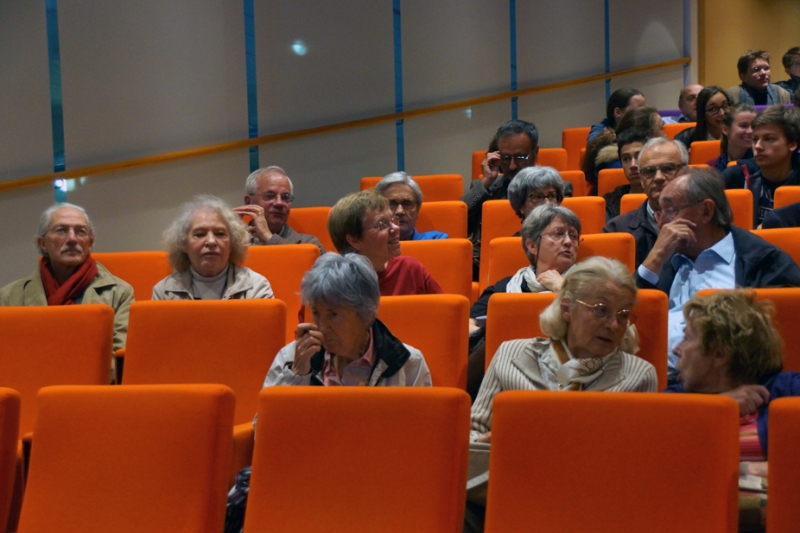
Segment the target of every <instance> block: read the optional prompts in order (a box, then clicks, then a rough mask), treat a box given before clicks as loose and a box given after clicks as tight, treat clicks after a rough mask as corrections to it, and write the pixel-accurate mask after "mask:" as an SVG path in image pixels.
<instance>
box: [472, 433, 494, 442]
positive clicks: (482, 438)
mask: <svg viewBox="0 0 800 533" xmlns="http://www.w3.org/2000/svg"><path fill="white" fill-rule="evenodd" d="M475 442H486V443H490V444H491V442H492V432H491V431H489V432H487V433H484V434H483V435H481V436H480V437H478V438H477V439H475Z"/></svg>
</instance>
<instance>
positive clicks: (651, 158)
mask: <svg viewBox="0 0 800 533" xmlns="http://www.w3.org/2000/svg"><path fill="white" fill-rule="evenodd" d="M623 164H624V163H623ZM631 165H633V163H631ZM688 165H689V152H688V151H686V147H685V146H684V145H683V144H682V143H680V142H678V141H671V140H669V139H667V138H666V137H656V138H654V139H650V140H649V141H647V142H646V143H645V144H644V146H642V147H641V150H640V151H639V154H638V158H637V162H636V163H635V166H636V167H637V170H638V172H639V176H640V179H641V182H642V188H643V189H644V192H645V194H647V201H646V202H642V205H640V206H639V207H638V208H637V209H635V210H633V211H629V212H628V213H625V214H624V215H619V216H618V217H614V218H612V219H611V220H609V221H608V223H607V224H606V225H605V227H604V228H603V233H630V234H631V235H633V238H634V240H635V241H636V266H637V267H638V266H639V265H640V264H642V261H644V259H645V257H647V254H649V253H650V250H651V249H652V248H653V245H654V244H655V242H656V239H657V238H658V222H656V213H657V212H658V211H659V210H661V206H660V205H659V203H658V198H659V196H660V195H661V191H662V190H663V189H664V187H665V186H666V184H667V183H669V182H670V181H672V180H673V179H675V177H676V176H679V175H680V174H681V173H682V172H684V171H685V169H686V167H687V166H688ZM623 168H624V167H623Z"/></svg>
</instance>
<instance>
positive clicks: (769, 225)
mask: <svg viewBox="0 0 800 533" xmlns="http://www.w3.org/2000/svg"><path fill="white" fill-rule="evenodd" d="M760 227H761V229H775V228H800V202H795V203H793V204H789V205H787V206H784V207H781V208H779V209H773V210H772V211H768V212H767V214H766V215H764V221H763V222H762V223H761V226H760Z"/></svg>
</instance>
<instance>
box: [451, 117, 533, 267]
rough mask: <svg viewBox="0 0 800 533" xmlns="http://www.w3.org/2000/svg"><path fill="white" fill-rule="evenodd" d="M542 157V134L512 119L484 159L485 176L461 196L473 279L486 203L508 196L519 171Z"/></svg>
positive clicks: (479, 249)
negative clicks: (539, 156)
mask: <svg viewBox="0 0 800 533" xmlns="http://www.w3.org/2000/svg"><path fill="white" fill-rule="evenodd" d="M538 154H539V131H538V130H537V129H536V126H534V125H533V124H532V123H530V122H525V121H524V120H509V121H508V122H505V123H504V124H503V125H501V126H500V127H499V128H498V130H497V132H496V133H495V134H494V138H492V140H491V142H490V143H489V151H488V152H487V153H486V157H484V158H483V162H482V163H481V168H482V170H483V176H482V177H481V178H480V179H477V180H473V181H472V183H471V184H470V186H469V190H468V191H467V192H466V193H464V196H462V197H461V201H462V202H464V203H465V204H467V234H468V235H469V239H470V240H471V241H472V255H473V264H472V278H473V280H477V279H478V271H479V267H480V259H481V217H482V216H483V204H484V202H486V201H487V200H503V199H505V198H507V197H508V185H509V184H510V183H511V180H512V179H513V178H514V176H516V175H517V172H519V171H520V170H522V169H523V168H526V167H532V166H534V165H535V164H536V157H537V155H538Z"/></svg>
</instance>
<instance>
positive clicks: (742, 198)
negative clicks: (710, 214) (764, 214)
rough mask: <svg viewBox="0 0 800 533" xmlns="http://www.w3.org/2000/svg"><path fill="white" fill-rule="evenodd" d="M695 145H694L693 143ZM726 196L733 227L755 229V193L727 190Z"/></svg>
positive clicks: (744, 190) (745, 190)
mask: <svg viewBox="0 0 800 533" xmlns="http://www.w3.org/2000/svg"><path fill="white" fill-rule="evenodd" d="M692 145H694V143H692ZM725 196H726V197H727V198H728V203H729V204H731V212H732V213H733V225H734V226H736V227H738V228H742V229H746V230H752V229H753V193H752V192H750V191H749V190H748V189H725Z"/></svg>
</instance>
